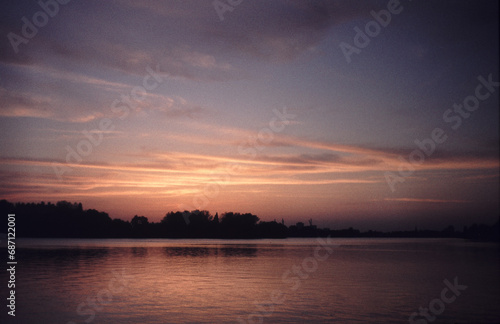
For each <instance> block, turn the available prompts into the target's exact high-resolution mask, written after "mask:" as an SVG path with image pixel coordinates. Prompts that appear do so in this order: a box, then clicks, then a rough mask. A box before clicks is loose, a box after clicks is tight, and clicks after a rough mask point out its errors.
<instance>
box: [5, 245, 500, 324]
mask: <svg viewBox="0 0 500 324" xmlns="http://www.w3.org/2000/svg"><path fill="white" fill-rule="evenodd" d="M3 243H5V241H4V242H2V246H4V245H5V244H3ZM17 244H18V246H17V257H18V261H19V263H18V265H17V268H16V317H15V321H13V320H12V319H13V318H12V317H10V316H8V315H7V311H8V309H7V307H5V306H3V307H2V312H1V314H0V322H1V323H64V324H68V323H72V322H74V323H134V324H136V323H238V322H239V323H260V322H264V323H305V322H313V323H332V322H338V323H408V322H409V317H410V315H411V314H412V313H413V312H416V311H418V308H419V307H425V308H429V304H430V303H431V306H432V309H434V310H436V312H437V313H438V315H435V320H434V321H433V322H432V323H498V322H500V306H499V304H500V303H499V301H500V280H499V277H500V276H499V273H500V272H499V269H500V268H499V250H498V246H497V245H491V244H484V243H471V242H467V241H462V240H449V239H424V240H422V239H420V240H415V239H331V240H330V242H323V244H326V245H321V244H320V243H318V242H317V241H316V240H315V239H286V240H252V241H230V240H54V239H36V240H35V239H25V240H20V239H19V240H18V241H17ZM325 246H327V247H326V248H325ZM3 250H4V251H5V249H4V248H3ZM2 260H5V257H4V255H3V254H2ZM455 277H457V282H458V285H460V286H461V287H462V285H464V286H467V288H466V289H464V288H463V287H462V289H461V290H460V289H459V290H458V294H459V295H458V296H457V295H455V294H454V293H453V292H451V291H450V290H447V291H445V295H444V298H447V300H448V302H449V303H444V302H442V301H440V298H441V293H442V291H443V289H444V288H446V287H447V286H446V284H445V283H444V280H448V281H449V282H450V284H451V285H453V282H454V278H455ZM0 280H1V287H2V289H0V291H1V292H2V298H3V300H4V301H5V300H6V299H5V298H7V297H8V296H7V294H6V293H7V290H8V289H7V288H6V285H7V281H8V278H7V273H6V271H2V273H1V274H0ZM436 298H437V300H436ZM451 299H453V301H450V300H451ZM443 307H444V308H443ZM429 316H433V315H432V313H431V314H430V315H429ZM423 318H424V317H421V316H417V317H415V323H426V321H420V322H417V320H418V319H420V320H422V319H423Z"/></svg>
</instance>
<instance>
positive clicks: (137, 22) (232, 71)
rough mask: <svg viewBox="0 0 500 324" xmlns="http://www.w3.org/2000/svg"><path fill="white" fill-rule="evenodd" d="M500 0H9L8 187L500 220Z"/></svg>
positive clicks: (336, 221) (325, 212)
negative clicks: (499, 12) (499, 84)
mask: <svg viewBox="0 0 500 324" xmlns="http://www.w3.org/2000/svg"><path fill="white" fill-rule="evenodd" d="M498 27H499V26H498V2H497V1H489V0H482V1H434V2H432V3H431V2H426V1H413V2H412V1H410V0H406V1H403V0H402V1H396V0H391V1H335V0H332V1H320V0H318V1H307V0H300V1H299V0H297V1H293V0H290V1H284V0H274V1H263V0H262V1H249V0H241V1H238V0H232V1H228V0H220V1H211V0H198V1H194V0H182V1H181V0H177V1H127V0H107V1H97V0H96V1H92V0H90V1H77V0H72V1H67V0H59V1H58V2H56V1H55V0H42V1H39V2H38V1H27V0H22V1H3V2H2V3H1V4H0V35H1V41H0V199H7V200H9V201H12V202H40V201H45V202H53V203H55V202H57V201H61V200H67V201H71V202H82V204H83V206H84V208H86V209H89V208H92V209H98V210H101V211H106V212H108V213H109V215H110V216H111V217H112V218H122V219H125V220H130V219H131V218H132V217H133V216H134V215H144V216H146V217H148V219H149V220H150V221H159V220H161V219H162V218H163V216H165V214H166V213H167V212H169V211H177V210H195V209H200V210H208V211H210V212H211V213H212V214H215V213H216V212H218V213H219V214H221V213H224V212H227V211H233V212H242V213H243V212H249V213H253V214H255V215H257V216H259V217H260V219H261V220H265V221H270V220H274V219H276V220H279V221H281V219H282V218H283V219H284V220H285V224H286V225H292V224H294V223H296V222H298V221H303V222H307V220H308V219H310V218H311V219H312V220H313V224H316V225H318V226H320V227H330V228H345V227H349V226H352V227H356V228H359V229H361V230H368V229H376V230H400V229H402V230H405V229H413V228H414V227H415V226H417V227H418V228H428V229H442V228H444V227H446V226H447V225H454V226H456V227H457V229H461V226H464V225H471V224H472V223H487V224H492V223H493V222H495V221H496V220H498V216H499V198H498V197H499V126H498V122H499V113H498V112H499V95H498V94H499V92H500V88H499V86H498V80H499V73H498V70H499V66H498V58H499V56H500V55H499V46H498V36H499V35H498Z"/></svg>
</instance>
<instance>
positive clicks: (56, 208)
mask: <svg viewBox="0 0 500 324" xmlns="http://www.w3.org/2000/svg"><path fill="white" fill-rule="evenodd" d="M0 212H1V214H2V215H7V214H16V236H17V237H52V238H229V239H235V238H245V239H248V238H286V237H317V236H323V237H326V236H331V237H457V238H468V239H474V240H489V241H491V240H493V241H498V240H499V223H498V222H496V223H495V224H494V225H493V226H488V225H482V224H480V225H478V224H474V225H472V226H470V227H464V230H463V231H455V229H454V227H453V226H449V227H447V228H445V229H443V230H442V231H431V230H417V229H415V230H413V231H396V232H379V231H371V230H370V231H367V232H360V231H359V230H356V229H353V228H352V227H351V228H348V229H340V230H330V229H328V228H324V229H319V228H317V227H316V226H315V225H313V224H312V220H309V225H308V226H306V225H305V224H304V223H302V222H298V223H297V224H295V225H291V226H288V227H287V226H285V225H284V221H283V220H282V221H281V223H280V222H276V221H270V222H265V221H261V220H260V219H259V217H257V216H256V215H253V214H250V213H245V214H242V213H234V212H226V213H223V214H221V217H220V218H219V214H218V213H216V214H215V216H212V215H211V214H210V212H208V211H206V210H202V211H200V210H194V211H183V212H181V211H176V212H173V211H171V212H168V213H167V214H166V215H165V217H163V219H162V220H161V221H160V222H149V220H148V218H147V217H145V216H138V215H135V216H134V217H133V218H132V220H131V221H130V222H129V221H124V220H121V219H117V218H115V219H111V218H110V217H109V215H108V214H107V213H105V212H99V211H97V210H95V209H87V210H84V209H83V207H82V204H81V203H70V202H67V201H59V202H57V203H56V204H52V203H50V202H49V203H45V202H41V203H16V204H13V203H10V202H8V201H6V200H0ZM2 227H3V229H4V230H3V231H2V232H4V233H6V232H7V222H4V224H3V225H2Z"/></svg>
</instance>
